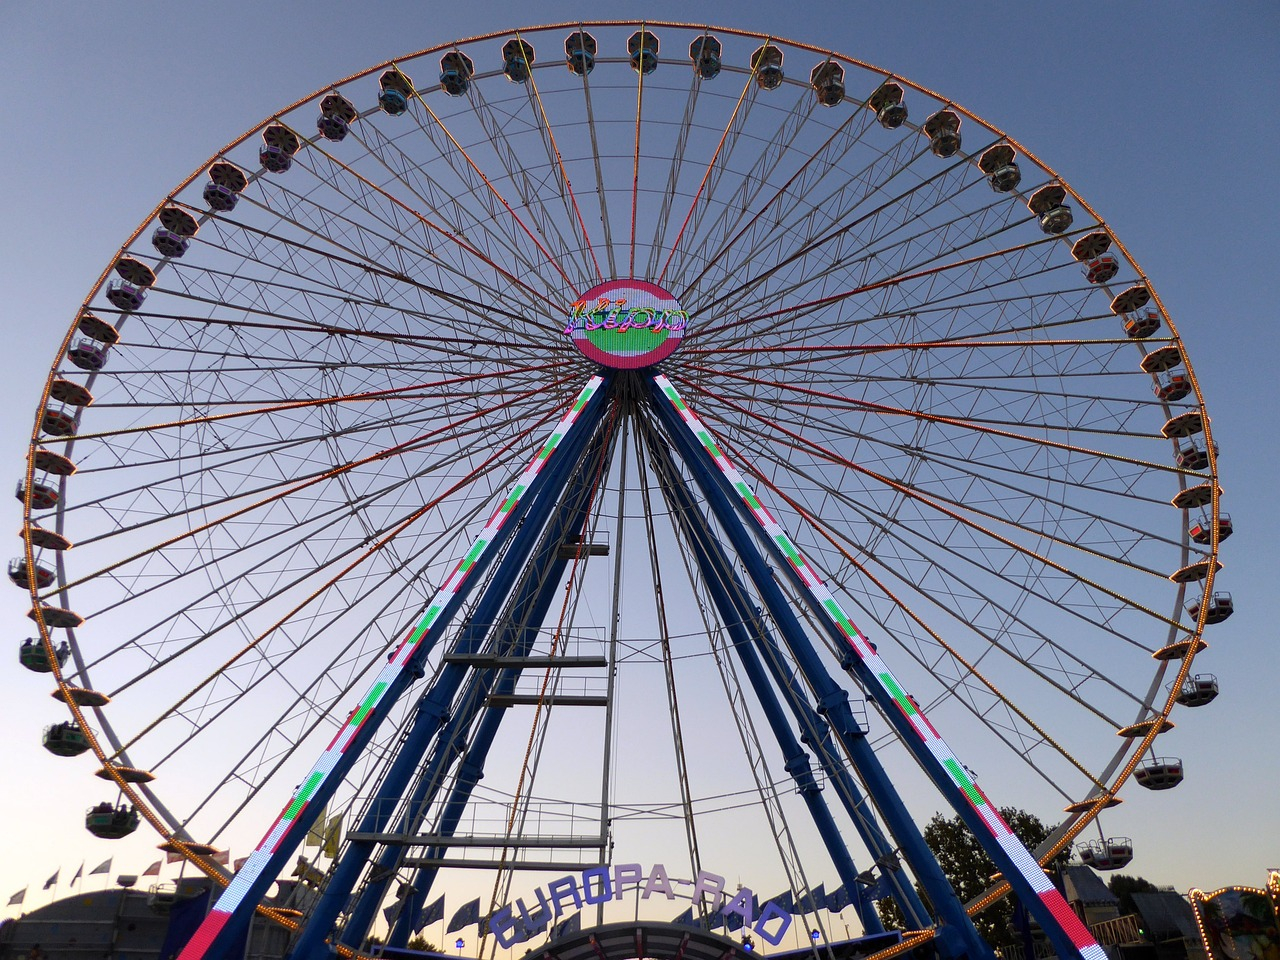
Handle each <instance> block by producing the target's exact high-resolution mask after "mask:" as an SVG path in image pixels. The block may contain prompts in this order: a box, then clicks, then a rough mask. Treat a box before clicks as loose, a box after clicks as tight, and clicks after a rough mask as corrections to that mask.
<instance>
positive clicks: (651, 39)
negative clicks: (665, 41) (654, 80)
mask: <svg viewBox="0 0 1280 960" xmlns="http://www.w3.org/2000/svg"><path fill="white" fill-rule="evenodd" d="M627 55H628V56H630V57H631V69H632V70H634V71H635V72H636V73H638V74H640V75H641V76H642V77H647V76H648V75H649V74H651V73H653V71H655V70H657V69H658V38H657V36H656V35H655V34H653V33H651V32H650V31H648V30H637V31H636V32H635V33H633V34H632V35H631V36H630V37H628V38H627Z"/></svg>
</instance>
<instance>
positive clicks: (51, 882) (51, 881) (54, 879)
mask: <svg viewBox="0 0 1280 960" xmlns="http://www.w3.org/2000/svg"><path fill="white" fill-rule="evenodd" d="M61 872H62V868H61V867H59V868H58V869H57V870H55V871H53V876H52V877H50V878H49V879H48V880H46V881H45V882H44V888H45V889H46V890H48V889H49V888H50V887H52V886H53V885H54V884H56V883H57V882H58V874H60V873H61Z"/></svg>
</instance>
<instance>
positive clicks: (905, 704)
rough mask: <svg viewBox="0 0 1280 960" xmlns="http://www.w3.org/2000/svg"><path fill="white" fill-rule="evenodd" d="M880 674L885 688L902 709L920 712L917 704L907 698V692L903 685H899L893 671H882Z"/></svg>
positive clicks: (908, 711)
mask: <svg viewBox="0 0 1280 960" xmlns="http://www.w3.org/2000/svg"><path fill="white" fill-rule="evenodd" d="M878 676H879V677H880V682H881V683H882V684H884V688H885V689H886V690H888V691H889V695H890V696H891V697H893V699H894V700H896V701H898V704H899V705H900V706H901V707H902V709H904V710H906V711H907V713H909V714H911V713H919V711H918V710H916V705H915V704H914V703H912V702H911V701H910V700H908V699H907V692H906V691H905V690H903V689H902V687H900V686H898V681H897V680H895V679H894V678H893V674H892V673H881V674H878Z"/></svg>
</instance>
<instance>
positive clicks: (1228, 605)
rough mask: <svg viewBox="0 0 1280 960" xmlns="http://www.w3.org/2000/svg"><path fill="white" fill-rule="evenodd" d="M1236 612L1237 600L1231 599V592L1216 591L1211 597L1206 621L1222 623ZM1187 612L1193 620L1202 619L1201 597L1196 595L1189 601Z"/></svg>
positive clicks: (1206, 612)
mask: <svg viewBox="0 0 1280 960" xmlns="http://www.w3.org/2000/svg"><path fill="white" fill-rule="evenodd" d="M1235 612H1236V606H1235V602H1234V601H1233V600H1232V599H1231V594H1229V593H1226V592H1215V593H1214V594H1213V596H1212V597H1210V598H1209V603H1208V604H1207V609H1206V610H1205V614H1204V622H1205V623H1206V624H1209V623H1221V622H1222V621H1223V620H1225V619H1227V617H1229V616H1231V615H1232V614H1233V613H1235ZM1187 613H1188V615H1189V616H1190V617H1191V619H1192V620H1194V621H1196V622H1197V623H1198V622H1199V621H1200V598H1199V597H1195V598H1194V599H1192V600H1188V601H1187Z"/></svg>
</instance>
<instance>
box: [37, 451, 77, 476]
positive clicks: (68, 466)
mask: <svg viewBox="0 0 1280 960" xmlns="http://www.w3.org/2000/svg"><path fill="white" fill-rule="evenodd" d="M32 459H33V460H34V461H35V468H36V469H37V470H43V471H44V472H45V473H52V474H54V475H55V476H58V477H69V476H71V475H72V474H73V473H75V472H76V465H75V464H74V463H72V462H71V458H70V457H64V456H63V455H62V454H60V453H54V452H53V451H52V450H46V449H45V448H44V447H36V452H35V454H34V455H33V457H32Z"/></svg>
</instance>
